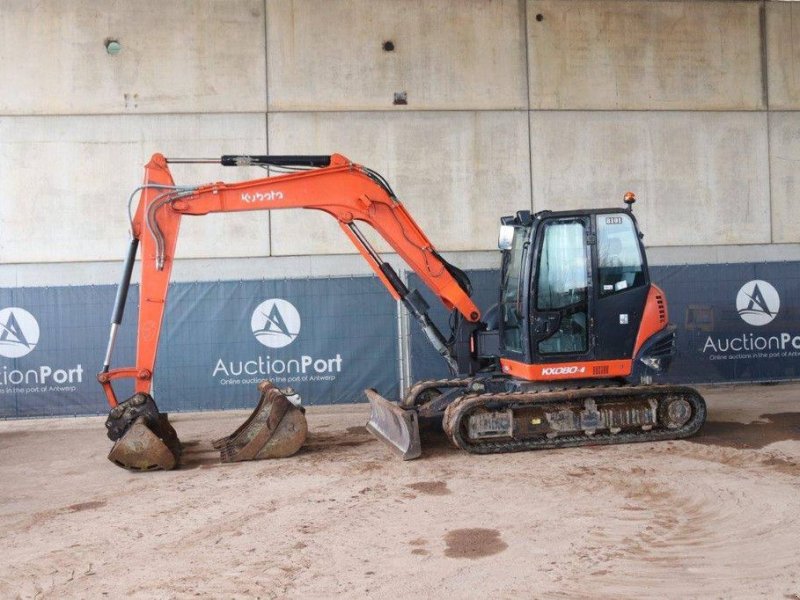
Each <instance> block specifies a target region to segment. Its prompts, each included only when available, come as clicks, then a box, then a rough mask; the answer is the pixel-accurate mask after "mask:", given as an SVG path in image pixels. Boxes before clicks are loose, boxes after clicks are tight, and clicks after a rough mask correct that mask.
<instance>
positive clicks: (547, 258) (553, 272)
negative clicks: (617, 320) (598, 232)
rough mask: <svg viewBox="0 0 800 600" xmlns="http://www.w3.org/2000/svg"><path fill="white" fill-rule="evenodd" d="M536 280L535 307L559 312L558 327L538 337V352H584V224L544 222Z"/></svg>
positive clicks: (586, 268)
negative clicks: (543, 337) (552, 331)
mask: <svg viewBox="0 0 800 600" xmlns="http://www.w3.org/2000/svg"><path fill="white" fill-rule="evenodd" d="M544 227H545V230H544V241H543V243H542V250H541V254H540V257H539V268H538V277H537V284H536V308H537V310H539V311H544V312H550V313H558V329H557V330H556V331H555V332H554V333H553V334H552V335H550V336H549V337H547V338H545V339H543V340H541V341H539V344H538V351H539V353H540V354H575V353H583V352H586V350H587V345H588V327H587V311H588V304H587V295H588V289H589V261H588V257H587V251H586V238H585V229H584V224H583V222H581V221H553V222H550V223H546V224H545V226H544Z"/></svg>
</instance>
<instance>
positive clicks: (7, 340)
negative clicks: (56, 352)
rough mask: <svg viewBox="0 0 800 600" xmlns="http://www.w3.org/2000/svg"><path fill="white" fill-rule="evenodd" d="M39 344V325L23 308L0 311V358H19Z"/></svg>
mask: <svg viewBox="0 0 800 600" xmlns="http://www.w3.org/2000/svg"><path fill="white" fill-rule="evenodd" d="M38 342H39V323H37V322H36V318H35V317H34V316H33V315H32V314H31V313H29V312H28V311H27V310H25V309H24V308H17V307H11V308H4V309H2V310H0V356H5V357H8V358H19V357H21V356H25V355H26V354H29V353H30V352H31V351H33V349H34V348H35V347H36V344H37V343H38Z"/></svg>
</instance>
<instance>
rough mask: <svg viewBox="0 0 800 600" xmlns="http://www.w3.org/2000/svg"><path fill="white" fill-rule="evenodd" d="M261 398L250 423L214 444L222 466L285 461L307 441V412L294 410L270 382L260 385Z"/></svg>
mask: <svg viewBox="0 0 800 600" xmlns="http://www.w3.org/2000/svg"><path fill="white" fill-rule="evenodd" d="M258 390H259V391H260V392H261V397H260V398H259V400H258V406H256V408H255V410H253V412H252V414H251V415H250V416H249V417H248V418H247V420H246V421H245V422H244V423H242V424H241V425H240V426H239V428H238V429H237V430H236V431H234V432H233V433H232V434H231V435H228V436H225V437H223V438H219V439H218V440H214V442H213V445H214V448H216V449H217V450H219V454H220V459H221V460H222V462H239V461H243V460H258V459H262V458H284V457H287V456H291V455H292V454H294V453H295V452H297V451H298V450H299V449H300V448H301V447H302V445H303V444H304V443H305V441H306V436H307V435H308V424H307V422H306V415H305V409H304V408H302V407H301V406H295V405H294V404H293V403H292V402H290V401H289V399H288V398H287V397H286V394H285V393H284V392H283V391H281V390H280V389H278V388H277V387H275V385H273V383H272V382H270V381H266V380H265V381H262V382H261V383H259V384H258Z"/></svg>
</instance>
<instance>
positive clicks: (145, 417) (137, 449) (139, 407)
mask: <svg viewBox="0 0 800 600" xmlns="http://www.w3.org/2000/svg"><path fill="white" fill-rule="evenodd" d="M106 428H107V429H108V437H109V438H110V439H111V440H113V441H114V445H113V446H112V448H111V452H109V454H108V460H110V461H111V462H113V463H114V464H116V465H117V466H120V467H123V468H125V469H129V470H131V471H153V470H156V469H163V470H165V471H169V470H170V469H174V468H175V467H176V466H177V465H178V460H179V459H180V455H181V443H180V441H179V440H178V435H177V434H176V433H175V430H174V429H173V428H172V425H170V422H169V419H168V418H167V414H166V413H162V412H158V407H157V406H156V403H155V401H154V400H153V398H152V397H151V396H150V395H149V394H142V393H139V394H134V395H133V396H131V397H130V398H128V399H127V400H126V401H125V402H122V403H121V404H119V405H117V406H116V407H114V408H113V409H112V410H111V412H110V413H109V415H108V419H106Z"/></svg>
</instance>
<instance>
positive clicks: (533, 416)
mask: <svg viewBox="0 0 800 600" xmlns="http://www.w3.org/2000/svg"><path fill="white" fill-rule="evenodd" d="M633 201H634V198H633V195H632V194H629V195H626V204H628V208H622V207H620V208H616V209H589V210H580V211H558V212H555V211H543V212H539V213H536V214H531V213H530V212H529V211H520V212H518V213H516V215H513V216H509V217H503V218H502V219H501V228H500V236H499V241H498V246H499V248H500V250H501V251H502V262H501V285H500V298H499V302H498V304H497V305H496V307H494V308H493V309H490V310H489V311H488V312H487V318H486V323H485V327H484V328H482V329H480V328H472V329H471V331H472V333H471V336H472V342H474V343H471V344H470V349H471V350H470V351H471V353H472V356H471V361H470V362H469V363H468V364H470V365H471V367H472V368H471V369H470V370H469V371H468V372H461V373H458V374H457V376H456V377H455V378H453V379H450V380H442V381H436V382H419V383H417V384H415V385H414V386H413V387H412V388H411V389H410V390H409V391H408V393H407V394H406V396H405V398H404V399H403V400H402V402H401V403H400V407H396V406H395V405H393V404H392V403H390V402H388V401H387V400H385V399H381V398H379V397H378V398H376V397H375V396H376V395H375V393H374V391H373V392H371V393H369V394H368V397H369V399H370V402H371V403H372V408H373V412H372V419H371V421H370V424H371V425H373V424H377V426H375V427H372V428H370V430H371V431H373V433H376V435H378V437H379V438H380V439H382V440H383V441H384V442H387V443H388V445H389V447H390V448H391V449H393V450H394V451H395V452H398V453H399V454H400V455H401V456H402V457H403V458H404V459H410V458H415V457H417V456H419V455H420V454H421V450H420V445H419V441H418V432H417V431H415V429H416V428H417V425H416V423H417V421H416V420H415V419H414V417H413V416H412V415H411V413H415V415H414V416H420V417H433V416H437V417H441V418H442V423H443V427H444V430H445V432H446V433H447V434H448V436H449V437H450V438H451V440H452V441H453V442H454V443H455V444H456V445H457V446H459V447H461V448H462V449H464V450H467V451H469V452H474V453H492V452H509V451H516V450H529V449H536V448H559V447H566V446H580V445H587V444H611V443H621V442H631V441H655V440H659V439H676V438H681V437H686V436H688V435H691V434H693V433H694V432H695V431H697V429H698V428H699V427H700V426H701V425H702V423H703V421H704V419H705V410H706V409H705V403H704V401H703V399H702V397H701V396H700V395H699V394H698V393H697V392H696V391H695V390H693V389H691V388H686V387H679V386H658V387H655V386H652V385H650V384H651V383H653V380H654V378H656V377H657V376H659V375H661V374H663V373H664V372H665V371H666V370H667V368H668V367H669V364H670V361H671V360H672V357H673V356H674V354H675V327H674V326H672V325H670V324H669V323H668V317H667V306H666V300H665V298H664V294H663V292H662V291H661V290H660V289H659V288H658V287H657V286H656V285H654V284H653V283H652V282H651V281H650V276H649V272H648V267H647V260H646V254H645V249H644V246H643V244H642V237H643V235H642V234H641V232H640V231H639V227H638V224H637V222H636V219H635V217H634V216H633V213H632V210H631V205H632V203H633ZM465 327H466V328H468V327H469V326H468V324H466V323H464V322H463V321H462V322H461V330H462V332H463V330H464V329H465ZM467 330H470V329H467ZM458 337H459V336H458V334H457V333H456V334H454V336H453V337H451V347H453V348H454V349H455V348H456V344H457V341H458ZM462 337H463V336H462ZM458 364H459V365H463V364H467V363H465V361H463V360H459V361H458ZM375 430H377V431H375ZM381 434H382V435H381Z"/></svg>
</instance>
